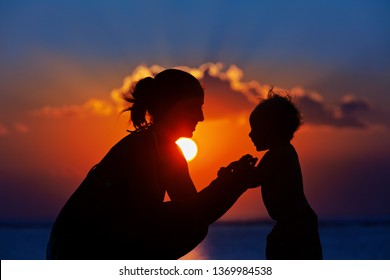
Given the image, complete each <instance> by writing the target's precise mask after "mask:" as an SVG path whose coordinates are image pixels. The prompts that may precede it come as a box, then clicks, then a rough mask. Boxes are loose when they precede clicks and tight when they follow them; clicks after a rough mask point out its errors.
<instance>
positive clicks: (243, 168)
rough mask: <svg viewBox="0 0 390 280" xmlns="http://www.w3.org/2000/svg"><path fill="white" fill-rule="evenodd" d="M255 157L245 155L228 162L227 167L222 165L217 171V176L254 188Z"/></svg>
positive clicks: (255, 185)
mask: <svg viewBox="0 0 390 280" xmlns="http://www.w3.org/2000/svg"><path fill="white" fill-rule="evenodd" d="M256 162H257V158H254V157H252V156H251V155H245V156H243V157H241V159H240V160H238V161H234V162H232V163H230V164H229V165H228V166H227V167H222V168H221V169H220V170H219V171H218V177H220V178H222V179H225V180H230V181H234V182H235V183H236V184H238V185H241V186H243V187H245V188H255V187H257V186H258V185H257V184H256V183H255V177H256V174H255V173H256V167H255V164H256Z"/></svg>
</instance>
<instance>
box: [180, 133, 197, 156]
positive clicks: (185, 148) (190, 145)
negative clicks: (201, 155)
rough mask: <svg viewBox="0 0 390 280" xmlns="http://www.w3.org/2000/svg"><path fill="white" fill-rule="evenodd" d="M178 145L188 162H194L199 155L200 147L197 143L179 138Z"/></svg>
mask: <svg viewBox="0 0 390 280" xmlns="http://www.w3.org/2000/svg"><path fill="white" fill-rule="evenodd" d="M176 144H177V145H178V146H179V147H180V149H181V150H182V152H183V154H184V157H185V158H186V160H187V161H191V160H193V159H194V158H195V157H196V155H197V153H198V146H197V145H196V143H195V142H194V141H193V140H191V139H189V138H179V139H178V140H177V141H176Z"/></svg>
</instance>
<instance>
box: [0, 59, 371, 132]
mask: <svg viewBox="0 0 390 280" xmlns="http://www.w3.org/2000/svg"><path fill="white" fill-rule="evenodd" d="M174 68H178V69H182V70H184V71H187V72H189V73H191V74H193V75H194V76H195V77H196V78H198V79H199V80H200V81H201V82H202V83H203V84H204V86H205V89H206V102H205V108H206V109H205V110H206V117H208V118H223V117H224V116H226V115H231V113H234V112H240V111H250V110H252V109H253V108H254V106H256V104H257V103H258V102H259V99H260V98H265V97H266V95H267V93H268V91H269V90H270V88H271V86H270V85H267V84H261V83H260V82H259V81H256V80H251V81H245V79H244V78H245V73H244V71H243V70H242V69H241V68H239V67H238V66H236V65H230V66H228V67H225V66H224V65H223V64H222V63H205V64H202V65H200V66H199V67H195V68H194V67H193V68H191V67H188V66H178V67H174ZM164 69H165V68H164V67H163V66H160V65H152V66H146V65H139V66H137V67H135V68H134V70H133V71H132V73H130V75H128V76H126V77H125V78H124V79H123V82H122V84H121V85H120V86H119V87H118V88H114V89H112V90H111V92H110V95H109V96H107V97H106V98H100V99H98V98H91V99H88V100H86V101H85V102H84V103H83V104H73V105H63V106H51V105H46V106H44V107H42V108H40V109H37V110H35V111H34V112H33V114H34V115H36V116H45V117H55V118H59V117H85V116H101V117H104V116H112V115H114V114H118V113H119V112H120V111H121V110H122V109H124V108H125V106H126V104H125V103H124V101H123V99H122V95H123V93H124V92H127V91H129V90H130V89H131V87H132V86H133V85H134V83H135V82H137V81H138V80H140V79H142V78H145V77H148V76H154V75H156V74H157V73H159V72H160V71H162V70H164ZM274 89H275V90H276V91H277V90H282V91H287V92H290V94H291V95H292V96H293V97H295V100H296V102H297V104H298V105H299V107H300V108H301V110H302V113H303V115H304V118H305V119H304V121H305V123H309V124H314V125H329V126H334V127H364V126H366V125H367V124H369V123H370V121H369V114H368V113H369V112H370V106H369V105H368V102H367V101H365V100H363V99H360V98H358V97H356V96H353V95H351V94H348V95H345V96H344V97H343V98H342V99H341V101H340V102H339V104H337V105H330V104H328V103H327V102H326V100H325V98H324V97H323V96H322V95H321V94H320V93H318V92H315V91H308V90H306V89H304V88H302V87H298V86H297V87H294V88H292V89H284V88H280V87H278V86H277V85H274ZM365 118H366V119H365ZM367 118H368V119H367ZM2 131H3V132H2V133H3V134H4V133H5V130H4V129H3V130H2Z"/></svg>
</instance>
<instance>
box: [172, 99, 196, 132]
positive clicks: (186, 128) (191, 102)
mask: <svg viewBox="0 0 390 280" xmlns="http://www.w3.org/2000/svg"><path fill="white" fill-rule="evenodd" d="M203 103H204V98H203V95H199V96H198V97H193V98H188V99H184V100H180V101H178V102H177V103H176V104H175V105H173V107H172V108H171V109H170V110H169V111H170V112H169V113H168V118H169V120H168V125H169V127H170V130H171V132H172V133H173V134H174V135H175V137H177V138H180V137H187V138H191V137H192V135H193V132H194V131H195V129H196V125H197V124H198V123H199V122H201V121H203V120H204V116H203V109H202V106H203Z"/></svg>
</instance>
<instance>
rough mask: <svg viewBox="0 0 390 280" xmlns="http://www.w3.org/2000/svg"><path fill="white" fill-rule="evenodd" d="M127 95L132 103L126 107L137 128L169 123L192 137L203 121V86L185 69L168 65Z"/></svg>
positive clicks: (175, 132) (176, 132)
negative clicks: (197, 126)
mask: <svg viewBox="0 0 390 280" xmlns="http://www.w3.org/2000/svg"><path fill="white" fill-rule="evenodd" d="M124 99H125V100H126V101H128V102H130V103H132V105H131V106H129V108H127V109H126V111H127V110H128V111H130V116H131V121H132V123H133V125H134V127H135V128H136V129H139V128H143V127H146V126H147V125H148V124H149V123H153V124H158V125H159V126H166V128H167V129H169V130H170V132H171V133H173V134H178V137H191V136H192V132H193V131H194V130H195V126H196V124H197V123H198V122H200V121H203V111H202V105H203V101H204V91H203V88H202V86H201V84H200V82H199V81H198V80H197V79H196V78H195V77H194V76H192V75H191V74H189V73H187V72H184V71H181V70H177V69H167V70H164V71H162V72H160V73H158V74H157V75H156V76H155V77H154V78H152V77H147V78H144V79H142V80H140V81H138V82H137V83H136V84H135V86H134V87H133V88H132V90H131V91H130V92H129V94H126V95H125V96H124ZM148 118H149V122H148V121H147V119H148Z"/></svg>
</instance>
